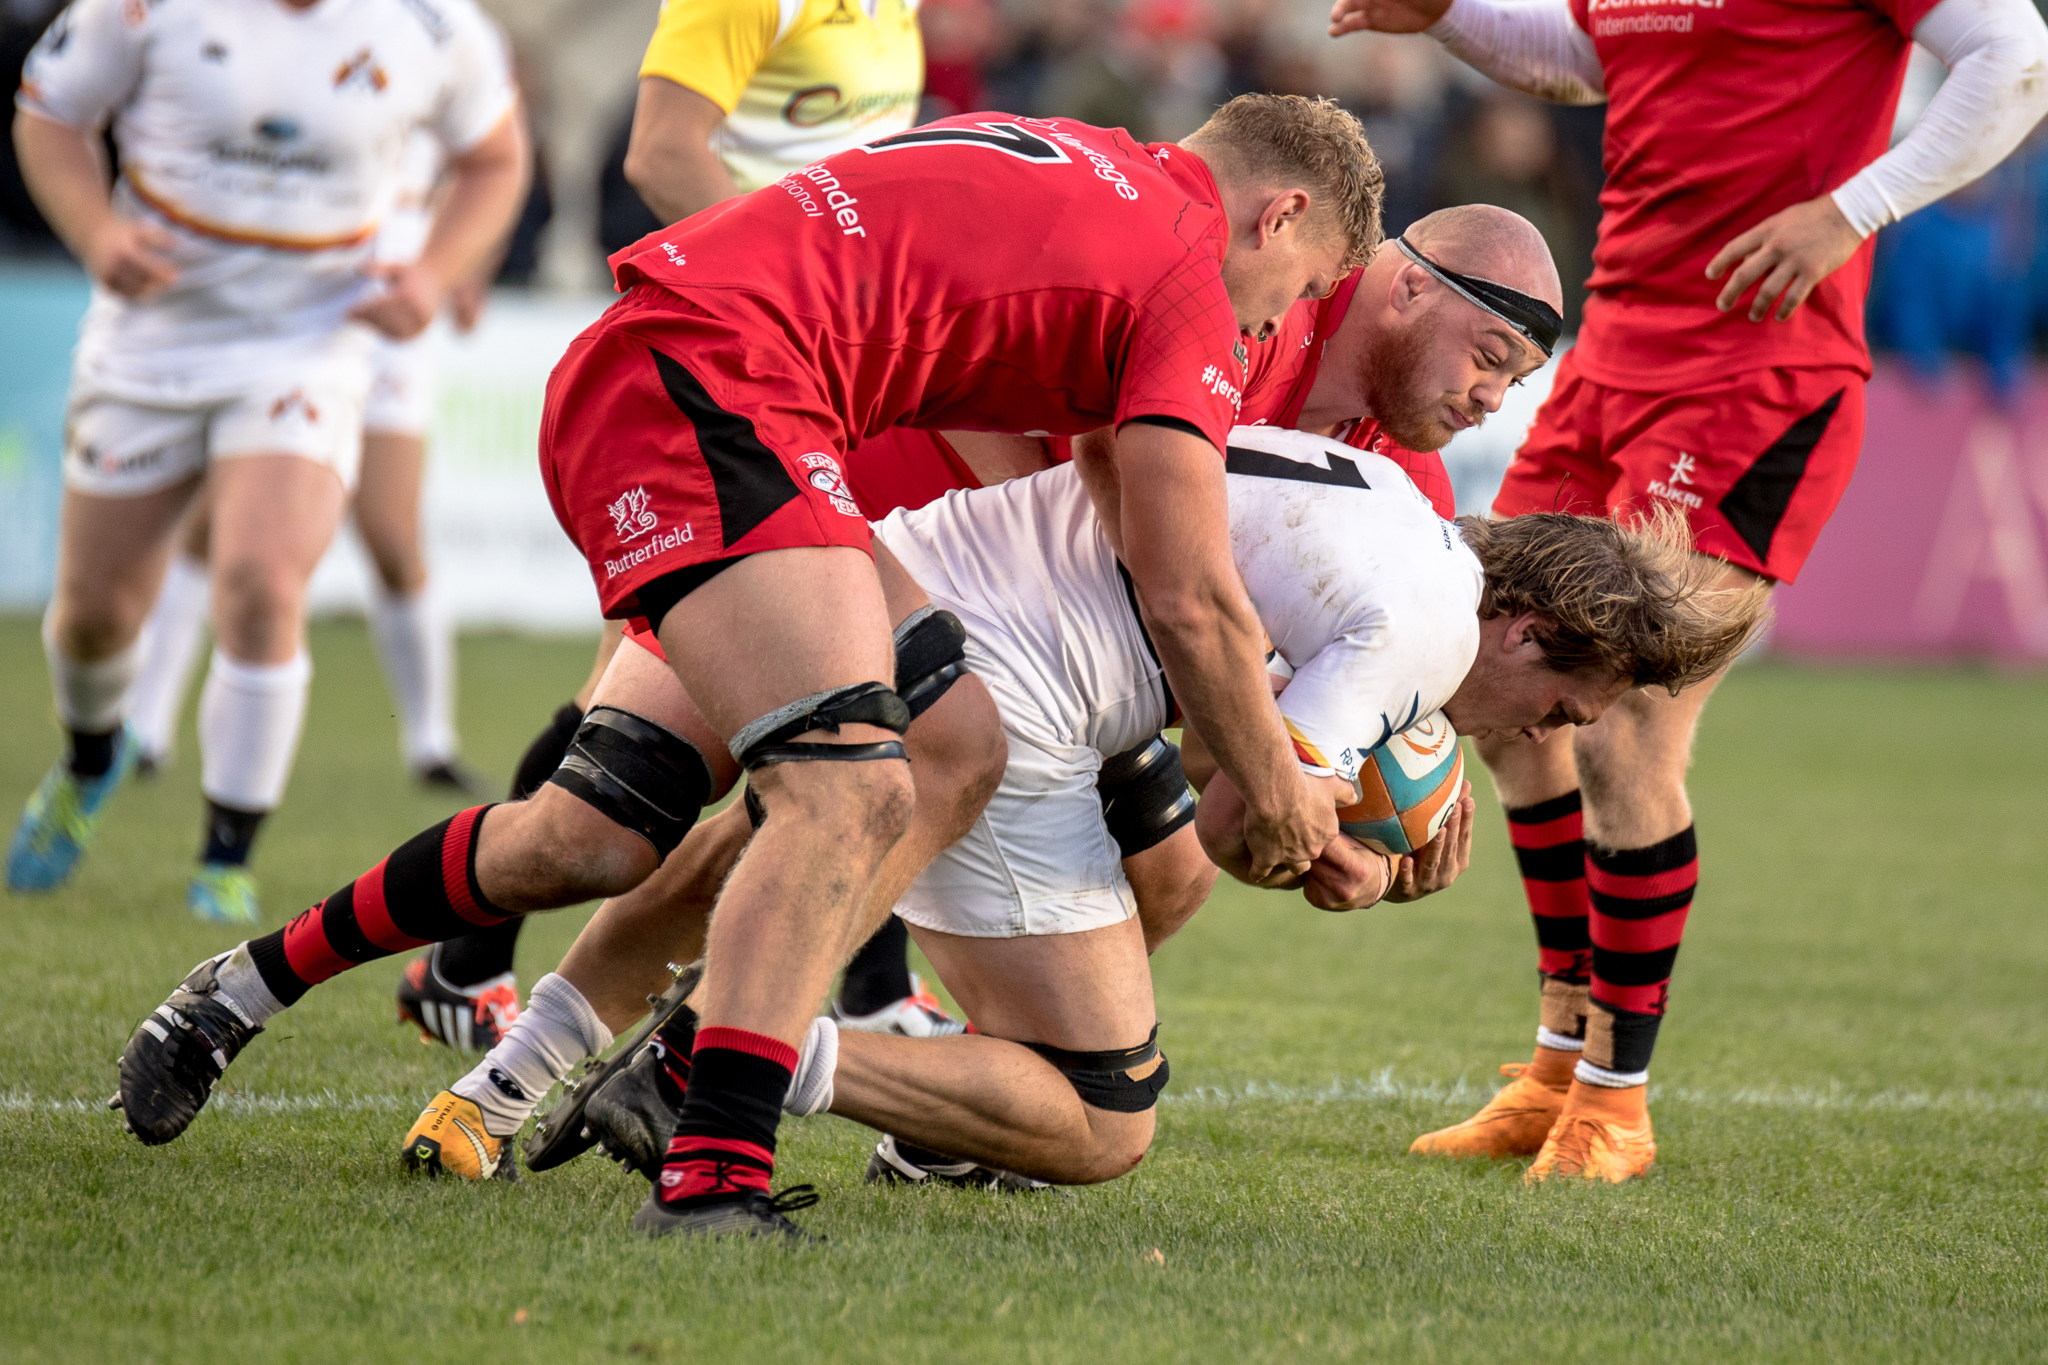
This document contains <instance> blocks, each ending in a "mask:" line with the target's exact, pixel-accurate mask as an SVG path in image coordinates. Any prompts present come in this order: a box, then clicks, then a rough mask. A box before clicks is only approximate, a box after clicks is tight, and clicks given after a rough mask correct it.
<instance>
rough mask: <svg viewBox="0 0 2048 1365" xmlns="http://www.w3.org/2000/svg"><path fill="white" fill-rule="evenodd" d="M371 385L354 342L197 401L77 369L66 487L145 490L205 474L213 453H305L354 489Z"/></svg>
mask: <svg viewBox="0 0 2048 1365" xmlns="http://www.w3.org/2000/svg"><path fill="white" fill-rule="evenodd" d="M368 388H369V367H368V365H367V363H366V362H365V361H364V359H363V356H362V353H361V350H360V349H359V348H357V347H353V346H337V347H334V348H331V349H330V350H324V351H314V352H310V353H308V355H307V357H306V359H305V361H304V363H301V364H292V365H280V366H279V367H278V368H277V369H275V370H273V371H269V372H267V373H265V374H263V375H261V376H258V377H256V378H254V379H252V380H251V382H250V383H249V384H248V385H247V386H245V387H242V388H240V389H239V390H237V391H236V392H233V393H231V394H227V395H225V396H219V397H211V398H208V399H205V400H199V401H193V402H189V403H179V402H174V401H167V400H163V399H159V400H155V401H136V400H135V399H134V398H132V397H130V396H128V395H125V394H117V393H113V392H109V391H107V390H105V389H102V388H98V387H97V386H95V385H94V384H92V383H91V382H90V380H88V379H87V378H86V377H85V376H83V375H74V377H73V381H72V390H71V401H70V409H69V411H68V412H67V413H66V415H65V424H64V425H65V433H64V486H65V487H67V488H74V489H77V490H78V491H79V492H81V493H92V494H96V495H98V496H101V497H115V498H119V497H140V496H141V495H143V494H145V493H154V492H156V491H157V490H158V489H160V488H168V487H170V486H171V485H172V484H175V483H179V482H181V481H182V480H184V479H187V478H190V477H191V476H192V475H194V474H199V473H202V472H204V470H205V469H206V466H207V463H208V461H210V460H225V459H231V458H233V457H235V456H238V455H297V456H299V457H301V458H303V459H308V460H312V461H314V462H315V463H318V464H324V465H326V466H328V467H329V468H331V469H333V470H334V472H335V474H336V475H338V476H339V477H340V479H341V481H342V485H343V486H344V487H347V488H353V487H354V486H355V481H356V466H357V464H358V463H359V461H360V459H361V456H362V444H363V405H364V401H365V398H366V396H367V391H368Z"/></svg>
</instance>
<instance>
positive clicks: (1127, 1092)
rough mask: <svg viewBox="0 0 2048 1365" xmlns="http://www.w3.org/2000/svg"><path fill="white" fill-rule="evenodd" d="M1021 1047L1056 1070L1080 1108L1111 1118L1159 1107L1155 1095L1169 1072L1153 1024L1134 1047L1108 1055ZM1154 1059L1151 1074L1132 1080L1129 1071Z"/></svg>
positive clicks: (1040, 1045) (1036, 1045)
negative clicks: (1102, 1112) (1156, 1060)
mask: <svg viewBox="0 0 2048 1365" xmlns="http://www.w3.org/2000/svg"><path fill="white" fill-rule="evenodd" d="M1024 1046H1025V1047H1028V1048H1030V1049H1031V1050H1032V1051H1033V1052H1035V1053H1037V1054H1038V1055H1039V1056H1041V1057H1043V1058H1045V1060H1047V1061H1048V1062H1051V1063H1052V1064H1053V1066H1055V1067H1057V1068H1058V1069H1059V1073H1060V1074H1061V1075H1062V1076H1065V1077H1066V1078H1067V1084H1068V1085H1071V1086H1073V1087H1074V1093H1075V1094H1077V1095H1079V1096H1080V1097H1081V1102H1082V1103H1083V1104H1091V1105H1093V1106H1095V1107H1096V1108H1097V1109H1107V1110H1109V1111H1110V1112H1111V1113H1113V1114H1142V1113H1144V1112H1145V1111H1146V1110H1147V1109H1150V1108H1151V1107H1152V1106H1153V1105H1155V1104H1157V1103H1159V1092H1160V1091H1162V1090H1164V1089H1166V1081H1167V1076H1168V1073H1169V1072H1170V1071H1171V1069H1172V1068H1170V1067H1169V1066H1168V1065H1167V1064H1166V1057H1165V1056H1164V1054H1162V1053H1161V1052H1160V1051H1159V1025H1157V1024H1154V1025H1153V1026H1152V1032H1151V1034H1150V1035H1149V1036H1148V1037H1147V1038H1146V1039H1145V1041H1144V1042H1143V1043H1141V1044H1139V1045H1138V1046H1137V1047H1132V1048H1122V1049H1113V1050H1111V1051H1108V1052H1069V1051H1067V1050H1066V1049H1065V1048H1063V1047H1053V1046H1051V1045H1050V1044H1047V1043H1025V1044H1024ZM1154 1057H1157V1058H1159V1065H1158V1066H1156V1067H1154V1068H1153V1069H1152V1074H1151V1075H1149V1076H1144V1077H1141V1078H1138V1079H1133V1078H1132V1076H1131V1068H1132V1067H1134V1066H1143V1065H1144V1064H1145V1063H1146V1062H1149V1061H1151V1060H1152V1059H1153V1058H1154Z"/></svg>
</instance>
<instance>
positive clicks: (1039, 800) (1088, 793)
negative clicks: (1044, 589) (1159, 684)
mask: <svg viewBox="0 0 2048 1365" xmlns="http://www.w3.org/2000/svg"><path fill="white" fill-rule="evenodd" d="M1001 645H1002V642H997V646H996V647H997V649H998V650H999V649H1000V648H1001ZM967 662H968V666H969V667H970V668H972V669H973V670H974V673H975V676H977V677H979V678H980V679H981V680H982V682H983V683H984V684H986V685H987V687H988V689H989V692H990V693H991V694H992V695H993V696H994V697H995V701H996V707H997V709H998V710H999V711H1001V712H1002V717H1003V737H1004V739H1006V740H1007V741H1008V742H1009V746H1010V757H1009V762H1008V763H1007V764H1006V765H1005V767H1004V769H1003V779H1002V783H1001V785H1000V786H998V787H997V788H996V793H995V795H994V796H993V797H991V798H990V799H989V803H988V807H987V808H986V809H985V810H983V811H982V813H981V818H980V819H978V820H976V821H975V822H974V828H973V829H971V830H969V831H968V833H967V835H966V837H965V838H963V839H961V840H960V841H959V842H958V843H956V844H954V845H953V846H952V847H951V848H948V849H947V850H946V851H945V852H943V853H941V854H940V855H939V856H938V857H937V858H936V859H934V860H933V862H932V864H931V866H929V867H927V868H926V869H925V870H924V873H923V875H921V876H920V877H919V878H918V879H917V880H916V881H915V882H914V883H912V884H911V887H910V890H909V891H907V892H905V893H904V896H903V899H902V900H901V901H899V902H897V905H896V913H897V915H899V916H900V917H902V918H903V919H904V920H906V921H908V922H909V923H911V924H914V925H917V926H918V927H919V928H923V929H936V930H938V931H939V932H940V933H946V934H959V935H961V936H963V937H966V938H1024V937H1036V936H1040V935H1048V934H1078V933H1083V932H1085V931H1087V930H1090V929H1105V928H1108V927H1109V926H1111V925H1113V924H1121V923H1123V922H1124V921H1125V920H1127V919H1129V918H1130V917H1131V916H1132V915H1134V914H1136V913H1137V911H1138V902H1137V899H1136V897H1134V896H1133V895H1132V894H1131V884H1130V882H1129V881H1128V880H1126V879H1125V877H1124V869H1123V851H1122V850H1121V849H1119V848H1118V847H1117V845H1116V840H1114V839H1112V838H1111V837H1110V834H1109V827H1108V826H1107V825H1106V824H1105V823H1104V821H1103V818H1102V801H1101V798H1100V797H1098V796H1097V795H1096V791H1095V777H1096V774H1097V772H1098V771H1100V769H1101V767H1102V760H1103V758H1104V757H1105V756H1106V754H1108V753H1121V752H1122V751H1123V750H1124V749H1127V748H1131V747H1134V746H1135V745H1137V744H1140V743H1142V742H1144V741H1145V740H1146V739H1149V738H1151V737H1152V736H1153V735H1155V734H1157V733H1158V732H1159V723H1160V719H1161V717H1160V710H1161V708H1160V704H1159V701H1158V699H1157V696H1156V694H1155V695H1147V696H1133V697H1130V698H1128V699H1127V700H1125V701H1124V702H1122V703H1120V704H1119V705H1116V706H1114V707H1111V708H1108V709H1107V710H1105V711H1100V712H1097V713H1096V714H1095V715H1094V716H1093V717H1092V718H1091V719H1092V721H1093V723H1092V724H1091V725H1089V726H1088V727H1087V728H1088V730H1089V731H1092V732H1093V734H1094V736H1095V742H1093V743H1091V742H1089V741H1088V737H1087V735H1085V734H1077V733H1075V732H1074V729H1073V727H1072V726H1071V725H1067V724H1062V723H1060V721H1059V720H1057V719H1055V718H1054V717H1052V716H1049V715H1048V714H1047V713H1046V711H1045V709H1044V708H1043V707H1042V706H1040V705H1039V703H1038V701H1037V700H1036V699H1035V698H1034V696H1033V693H1032V691H1031V690H1030V689H1027V688H1025V687H1024V686H1022V685H1021V684H1019V683H1018V681H1017V679H1016V676H1015V675H1014V674H1013V673H1012V672H1011V671H1010V669H1009V668H1008V667H1006V666H1004V664H1003V663H1002V662H1001V659H1000V657H999V656H998V654H997V653H996V652H994V651H992V650H991V649H990V648H989V647H988V645H987V644H986V643H984V641H982V640H978V639H975V638H970V639H969V640H968V641H967ZM1098 746H1100V747H1098Z"/></svg>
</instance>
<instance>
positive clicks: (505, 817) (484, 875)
mask: <svg viewBox="0 0 2048 1365" xmlns="http://www.w3.org/2000/svg"><path fill="white" fill-rule="evenodd" d="M591 704H592V705H593V706H612V707H617V708H618V709H619V710H621V711H627V712H630V713H632V714H633V715H636V716H640V717H643V718H644V719H647V720H650V721H653V722H654V723H655V724H656V725H660V726H663V727H665V728H666V729H668V730H671V731H673V732H675V733H676V734H679V735H681V736H682V737H683V738H685V739H687V740H689V741H690V743H692V744H694V745H695V746H696V747H697V750H698V752H699V753H701V754H702V755H703V756H704V758H705V761H706V762H707V763H708V764H710V766H711V770H712V777H713V780H714V788H715V789H716V790H723V789H724V788H726V787H729V786H730V785H731V783H732V780H733V774H734V772H735V771H736V769H735V765H734V764H733V763H732V761H731V760H730V759H729V758H728V757H727V756H726V752H725V743H724V741H723V740H722V739H720V738H719V737H718V736H717V734H715V733H714V732H713V731H712V729H711V727H710V726H709V725H708V724H707V723H706V721H705V720H704V718H703V717H702V716H701V715H699V714H698V712H697V708H696V707H695V706H693V705H691V703H690V698H689V695H688V694H687V693H685V692H684V691H683V688H682V684H681V683H679V682H677V681H676V677H675V674H674V673H672V672H670V671H669V669H668V667H667V666H666V665H664V664H663V663H662V662H661V660H659V659H657V658H655V657H654V656H653V655H652V654H650V653H648V652H647V651H646V650H644V649H639V648H636V647H629V648H624V649H621V650H619V651H618V652H617V653H616V654H615V655H614V656H613V658H612V662H611V666H610V667H609V668H607V669H606V670H605V675H604V679H603V681H601V682H600V683H599V684H598V686H597V690H596V691H595V693H593V694H592V698H591ZM687 843H688V838H687V837H686V838H685V844H687ZM678 853H680V850H678ZM657 866H659V860H658V858H657V855H656V854H655V851H654V847H653V846H652V845H651V844H649V843H648V842H647V840H646V839H644V838H642V837H641V836H640V835H638V834H636V833H634V832H633V831H631V830H629V829H627V828H625V827H624V826H622V825H620V824H618V823H616V822H614V821H613V820H612V819H611V818H609V817H608V816H606V815H605V814H603V813H602V812H600V811H599V810H598V809H597V808H596V807H595V806H592V805H590V804H588V803H587V802H585V801H584V800H582V799H581V798H580V797H577V796H575V795H573V794H572V793H571V792H569V791H568V790H567V789H565V788H563V787H560V786H557V785H555V784H554V783H549V784H547V785H545V786H543V787H542V788H541V789H540V790H539V791H538V792H535V793H534V795H533V796H532V798H531V799H529V800H526V801H518V802H512V803H508V804H506V805H501V806H494V807H492V808H491V811H490V813H489V814H488V815H486V816H485V817H484V822H483V828H482V831H481V833H480V834H479V835H478V839H477V851H476V875H477V884H478V885H479V886H481V887H482V888H483V891H484V894H485V896H487V897H488V898H489V899H490V900H491V902H492V903H493V904H495V905H497V906H498V907H500V908H501V909H504V910H509V911H530V910H552V909H556V908H558V907H560V906H564V905H573V904H575V903H576V902H578V901H584V900H590V899H593V898H595V897H598V896H616V895H622V894H624V893H626V892H628V891H631V890H632V889H633V888H635V887H637V886H639V885H640V884H641V883H642V882H644V881H646V880H647V879H648V878H649V877H650V876H651V875H652V874H653V873H654V871H655V869H656V867H657ZM667 960H668V959H666V958H663V959H661V961H658V962H656V963H655V964H654V966H655V967H656V968H657V969H658V968H659V967H660V965H661V962H665V961H667ZM645 999H646V996H645V992H642V994H641V1001H642V1004H643V1006H644V1004H645Z"/></svg>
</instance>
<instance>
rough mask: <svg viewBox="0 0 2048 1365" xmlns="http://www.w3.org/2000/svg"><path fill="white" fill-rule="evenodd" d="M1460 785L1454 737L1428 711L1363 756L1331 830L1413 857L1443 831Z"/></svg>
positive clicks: (1437, 714)
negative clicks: (1354, 789) (1354, 796)
mask: <svg viewBox="0 0 2048 1365" xmlns="http://www.w3.org/2000/svg"><path fill="white" fill-rule="evenodd" d="M1464 780H1465V756H1464V754H1463V753H1462V752H1461V751H1460V749H1459V747H1458V732H1457V731H1456V730H1453V729H1452V728H1451V722H1450V718H1449V717H1447V716H1445V715H1444V713H1443V712H1441V711H1432V712H1430V713H1429V714H1428V715H1427V716H1424V717H1423V718H1422V719H1421V720H1419V721H1417V722H1415V724H1413V725H1411V726H1409V727H1408V728H1407V729H1405V730H1403V731H1402V732H1401V733H1400V734H1398V735H1395V736H1394V737H1393V738H1392V739H1390V740H1388V741H1387V742H1386V743H1385V744H1382V745H1380V747H1379V748H1377V749H1374V750H1373V751H1372V753H1371V754H1369V755H1367V757H1366V760H1365V766H1364V767H1362V768H1360V769H1359V770H1358V801H1357V802H1356V803H1355V804H1353V805H1349V806H1345V807H1344V808H1343V809H1341V810H1339V811H1338V812H1337V827H1338V828H1339V829H1341V830H1343V831H1344V832H1345V833H1346V834H1348V835H1350V836H1351V837H1352V838H1354V839H1356V840H1358V842H1359V843H1361V844H1364V845H1365V846H1366V847H1367V848H1371V849H1377V850H1378V851H1379V852H1381V853H1398V854H1406V853H1413V852H1415V851H1416V850H1417V849H1419V848H1421V847H1422V846H1423V845H1424V844H1426V843H1428V842H1429V841H1430V840H1431V839H1434V838H1436V835H1437V831H1438V830H1440V829H1442V828H1443V827H1444V821H1445V820H1447V819H1449V818H1450V814H1451V807H1452V805H1453V804H1455V803H1456V801H1457V799H1458V788H1459V785H1460V784H1461V783H1462V782H1463V781H1464Z"/></svg>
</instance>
